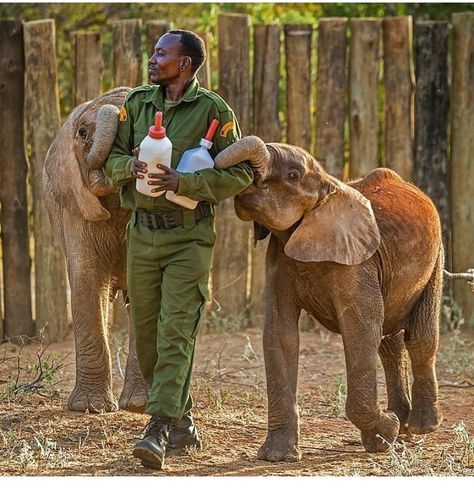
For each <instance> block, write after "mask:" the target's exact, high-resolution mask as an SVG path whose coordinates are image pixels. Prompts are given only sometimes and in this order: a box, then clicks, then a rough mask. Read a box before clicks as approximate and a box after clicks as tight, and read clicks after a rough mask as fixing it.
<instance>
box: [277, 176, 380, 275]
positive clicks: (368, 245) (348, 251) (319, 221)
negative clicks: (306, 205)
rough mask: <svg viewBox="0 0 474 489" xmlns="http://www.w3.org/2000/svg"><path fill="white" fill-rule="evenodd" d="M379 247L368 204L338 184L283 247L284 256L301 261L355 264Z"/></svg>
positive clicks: (368, 256)
mask: <svg viewBox="0 0 474 489" xmlns="http://www.w3.org/2000/svg"><path fill="white" fill-rule="evenodd" d="M379 245H380V232H379V228H378V226H377V222H376V220H375V216H374V213H373V211H372V206H371V205H370V201H369V200H368V199H366V198H365V197H364V196H363V195H362V194H361V193H360V192H358V191H357V190H355V189H354V188H352V187H349V186H348V185H345V184H343V183H341V182H338V184H337V186H336V189H335V191H333V192H332V193H331V194H329V195H328V196H327V197H326V198H325V199H323V201H322V202H321V203H319V205H317V206H316V207H315V208H314V209H312V210H311V211H310V212H309V213H307V214H306V215H305V216H304V218H303V220H302V221H301V223H300V225H299V226H298V227H297V228H296V230H295V231H294V232H293V234H292V235H291V237H290V239H289V240H288V242H287V243H286V246H285V254H286V255H287V256H289V257H290V258H293V259H295V260H298V261H302V262H321V261H332V262H336V263H341V264H343V265H358V264H360V263H362V262H364V261H366V260H368V259H369V258H370V257H371V256H372V255H373V254H374V253H375V251H376V250H377V248H378V247H379Z"/></svg>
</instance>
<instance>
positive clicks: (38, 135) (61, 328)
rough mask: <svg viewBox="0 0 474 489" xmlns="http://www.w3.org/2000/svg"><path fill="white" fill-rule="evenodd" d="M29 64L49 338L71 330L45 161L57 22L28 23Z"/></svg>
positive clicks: (55, 99) (39, 267)
mask: <svg viewBox="0 0 474 489" xmlns="http://www.w3.org/2000/svg"><path fill="white" fill-rule="evenodd" d="M24 39H25V62H26V97H25V101H26V106H27V107H28V110H27V111H26V114H25V115H26V124H27V131H28V132H27V137H28V143H29V145H30V148H31V155H30V169H31V185H32V195H33V218H34V236H35V311H36V331H37V332H39V331H40V330H43V329H44V337H45V340H46V341H47V342H51V341H60V340H62V339H63V338H64V337H65V336H66V335H67V334H68V332H69V328H68V321H67V297H66V290H67V280H66V267H65V263H64V256H63V253H62V250H61V247H60V244H59V243H58V242H57V240H56V239H55V237H54V234H53V231H52V229H51V224H50V222H49V219H48V213H47V211H46V206H45V203H44V196H43V182H42V181H43V163H44V160H45V157H46V153H47V151H48V148H49V145H50V144H51V142H52V140H53V139H54V136H55V134H56V131H57V130H58V129H59V126H60V123H61V117H60V113H59V96H58V84H57V73H56V43H55V42H56V30H55V24H54V20H39V21H34V22H27V23H25V24H24Z"/></svg>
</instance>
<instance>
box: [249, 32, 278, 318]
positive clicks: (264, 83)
mask: <svg viewBox="0 0 474 489" xmlns="http://www.w3.org/2000/svg"><path fill="white" fill-rule="evenodd" d="M280 37H281V28H280V26H279V25H278V24H271V25H263V24H260V25H256V26H254V58H253V59H254V63H253V66H254V69H253V133H254V134H255V135H257V136H259V137H260V138H262V139H263V140H264V141H266V142H279V141H280V140H281V128H280V121H279V83H280V48H281V42H280ZM267 245H268V240H265V241H259V242H257V246H255V247H254V246H253V240H252V243H251V244H250V252H251V274H252V277H251V285H250V320H251V324H252V326H257V327H261V326H262V325H263V321H264V318H265V307H264V300H263V295H264V290H265V281H266V279H265V253H266V249H267Z"/></svg>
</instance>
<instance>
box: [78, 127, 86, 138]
mask: <svg viewBox="0 0 474 489" xmlns="http://www.w3.org/2000/svg"><path fill="white" fill-rule="evenodd" d="M79 136H80V137H81V138H82V139H86V137H87V130H86V128H85V127H81V128H80V129H79Z"/></svg>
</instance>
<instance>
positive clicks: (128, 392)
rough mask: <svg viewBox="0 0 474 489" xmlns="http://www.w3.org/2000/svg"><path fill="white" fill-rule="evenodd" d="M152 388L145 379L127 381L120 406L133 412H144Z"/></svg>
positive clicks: (121, 395)
mask: <svg viewBox="0 0 474 489" xmlns="http://www.w3.org/2000/svg"><path fill="white" fill-rule="evenodd" d="M149 392H150V389H149V388H148V385H147V384H145V381H144V380H136V379H134V380H133V381H125V384H124V386H123V389H122V393H121V394H120V399H119V407H120V409H123V410H125V411H130V412H132V413H144V412H145V405H146V402H147V400H148V394H149Z"/></svg>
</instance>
